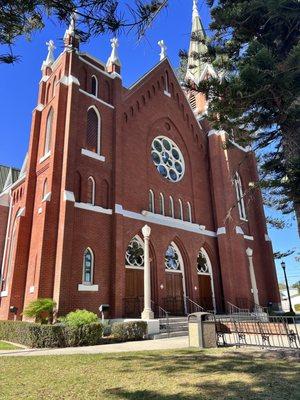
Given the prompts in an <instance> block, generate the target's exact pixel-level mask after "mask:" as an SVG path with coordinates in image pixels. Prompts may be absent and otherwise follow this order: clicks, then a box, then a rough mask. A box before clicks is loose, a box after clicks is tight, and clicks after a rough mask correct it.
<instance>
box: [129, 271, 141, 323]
mask: <svg viewBox="0 0 300 400" xmlns="http://www.w3.org/2000/svg"><path fill="white" fill-rule="evenodd" d="M143 301H144V270H143V269H141V270H138V269H130V268H126V272H125V305H124V310H125V312H124V314H125V317H129V318H133V317H140V316H141V312H142V311H143V309H142V308H143Z"/></svg>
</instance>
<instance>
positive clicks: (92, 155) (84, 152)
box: [81, 149, 105, 162]
mask: <svg viewBox="0 0 300 400" xmlns="http://www.w3.org/2000/svg"><path fill="white" fill-rule="evenodd" d="M81 154H82V155H84V156H87V157H90V158H94V159H95V160H98V161H102V162H105V157H104V156H101V155H100V154H97V153H94V152H93V151H90V150H87V149H81Z"/></svg>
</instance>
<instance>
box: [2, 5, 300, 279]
mask: <svg viewBox="0 0 300 400" xmlns="http://www.w3.org/2000/svg"><path fill="white" fill-rule="evenodd" d="M199 9H200V14H201V18H202V21H203V24H204V27H205V28H208V25H209V18H210V17H209V10H208V8H207V6H206V4H205V3H204V2H203V1H201V0H200V1H199ZM191 14H192V0H172V1H170V6H169V8H168V9H167V10H166V11H163V12H162V13H161V15H160V16H159V17H158V18H157V19H156V21H155V22H154V25H153V26H152V27H151V28H150V29H149V30H148V32H147V35H146V37H145V38H143V39H142V40H140V41H138V40H137V38H136V37H135V35H134V34H133V33H130V34H127V35H125V34H123V35H120V37H119V39H120V47H119V54H120V58H121V61H122V77H123V82H124V84H125V86H129V85H130V84H132V83H133V82H134V81H136V80H137V79H138V78H139V77H140V76H141V75H142V74H143V73H145V72H146V71H148V70H149V69H151V68H152V67H153V65H155V64H156V63H157V62H158V60H159V52H160V49H159V47H158V45H157V42H158V40H160V39H164V41H165V43H166V45H167V47H168V51H167V52H168V57H169V59H170V61H171V63H172V65H173V67H177V66H178V63H179V59H178V51H179V49H182V48H187V47H188V43H189V35H190V29H191ZM65 29H66V26H64V25H60V24H59V23H57V22H56V21H55V20H51V19H50V20H48V21H47V24H46V27H45V29H44V30H43V31H41V32H36V33H35V34H34V35H33V36H32V39H31V41H30V42H28V41H26V40H25V39H23V38H22V39H19V40H18V42H17V43H16V46H15V49H14V50H15V52H16V53H17V54H19V55H20V56H21V60H20V62H18V63H16V64H15V65H1V64H0V93H1V96H0V114H1V125H0V164H4V165H11V166H15V167H20V166H21V165H22V161H23V158H24V155H25V153H26V150H27V146H28V139H29V132H30V124H31V113H32V110H33V109H34V107H35V106H36V101H37V90H38V82H39V80H40V78H41V71H40V67H41V64H42V61H43V60H44V59H45V58H46V55H47V48H46V45H45V42H46V41H48V40H49V39H53V40H54V42H55V45H56V47H57V49H56V55H58V54H59V52H60V51H61V50H62V37H63V34H64V31H65ZM110 38H111V36H110V35H105V36H100V37H94V38H92V39H91V40H90V42H89V43H86V44H83V45H81V50H82V51H88V52H90V53H92V54H93V55H94V56H96V57H98V58H100V59H101V60H103V61H106V60H107V58H108V56H109V54H110V44H109V39H110ZM0 51H1V52H5V51H6V50H5V49H3V48H0ZM268 213H270V211H269V210H268ZM271 214H274V212H272V211H271ZM287 220H288V221H289V222H290V223H291V227H290V228H288V229H285V230H284V231H278V230H275V229H269V235H270V237H271V239H272V241H273V247H274V250H276V251H286V250H287V249H291V248H293V249H297V251H298V252H299V251H300V249H299V239H298V235H297V231H296V224H295V221H294V220H293V219H292V216H289V217H287ZM285 261H286V264H287V272H288V277H289V281H290V282H291V283H292V282H295V281H298V280H300V265H299V262H296V260H295V257H294V256H290V257H287V258H286V260H285ZM277 271H278V277H279V281H283V276H282V271H281V267H280V266H279V263H278V262H277Z"/></svg>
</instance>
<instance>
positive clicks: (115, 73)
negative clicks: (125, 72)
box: [110, 71, 122, 80]
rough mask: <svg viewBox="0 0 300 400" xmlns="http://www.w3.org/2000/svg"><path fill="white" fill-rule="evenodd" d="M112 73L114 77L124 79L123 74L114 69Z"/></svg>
mask: <svg viewBox="0 0 300 400" xmlns="http://www.w3.org/2000/svg"><path fill="white" fill-rule="evenodd" d="M110 75H111V76H112V78H113V79H115V78H119V79H121V80H122V76H121V75H120V74H118V73H117V72H116V71H113V72H112V73H111V74H110Z"/></svg>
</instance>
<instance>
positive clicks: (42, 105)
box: [33, 103, 45, 111]
mask: <svg viewBox="0 0 300 400" xmlns="http://www.w3.org/2000/svg"><path fill="white" fill-rule="evenodd" d="M44 108H45V106H44V104H42V103H39V104H38V105H37V106H36V107H35V108H34V110H36V111H43V109H44ZM34 110H33V111H34Z"/></svg>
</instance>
